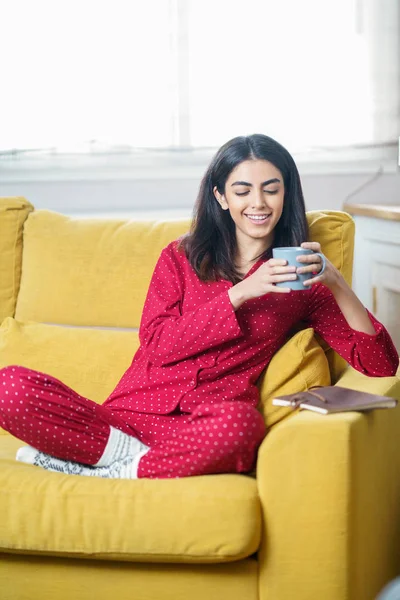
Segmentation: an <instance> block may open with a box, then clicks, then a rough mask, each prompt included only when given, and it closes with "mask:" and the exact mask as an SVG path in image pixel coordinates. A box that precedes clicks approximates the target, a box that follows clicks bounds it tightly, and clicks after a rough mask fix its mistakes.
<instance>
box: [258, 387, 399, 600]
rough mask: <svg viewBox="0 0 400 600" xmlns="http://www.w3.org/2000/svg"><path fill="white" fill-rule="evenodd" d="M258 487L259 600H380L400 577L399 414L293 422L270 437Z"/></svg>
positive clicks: (309, 416)
mask: <svg viewBox="0 0 400 600" xmlns="http://www.w3.org/2000/svg"><path fill="white" fill-rule="evenodd" d="M388 379H392V378H386V380H388ZM343 381H346V382H347V379H343ZM370 381H371V380H370ZM381 382H382V385H384V381H383V380H381ZM387 383H390V382H388V381H387ZM390 386H392V384H391V383H390V385H389V389H393V386H392V388H390ZM382 391H383V389H382ZM257 482H258V487H259V495H260V501H261V504H262V510H263V522H264V524H263V527H264V531H263V535H262V545H261V548H260V554H259V560H260V595H259V597H260V600H269V599H270V598H274V599H276V600H286V599H287V598H293V597H294V596H293V590H296V595H295V597H296V600H309V599H310V598H323V599H324V600H339V599H340V600H372V599H373V598H375V597H376V595H377V593H378V592H379V590H380V589H381V588H382V587H383V585H384V584H385V583H386V582H387V581H388V580H390V579H391V578H393V577H394V576H396V575H398V574H399V572H400V544H399V542H400V406H399V407H397V408H395V409H384V410H375V411H372V412H369V413H355V412H350V413H341V414H336V415H330V416H321V415H317V414H315V413H311V412H308V411H301V412H299V413H297V414H295V415H294V416H293V417H291V418H288V419H286V420H285V421H283V422H281V423H279V424H278V425H276V427H275V428H273V429H272V431H271V432H270V433H269V434H268V435H267V436H266V438H265V440H264V442H263V444H262V445H261V447H260V450H259V457H258V465H257Z"/></svg>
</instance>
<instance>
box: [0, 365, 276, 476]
mask: <svg viewBox="0 0 400 600" xmlns="http://www.w3.org/2000/svg"><path fill="white" fill-rule="evenodd" d="M111 406H112V405H107V406H102V405H99V404H96V403H95V402H93V401H91V400H88V399H87V398H84V397H82V396H80V395H79V394H77V393H76V392H74V391H73V390H72V389H71V388H69V387H67V386H66V385H65V384H63V383H62V382H61V381H59V380H57V379H55V378H54V377H52V376H50V375H45V374H43V373H39V372H37V371H33V370H30V369H27V368H25V367H17V366H10V367H6V368H4V369H0V427H2V428H3V429H5V430H6V431H8V432H10V433H11V434H12V435H14V436H15V437H17V438H19V439H21V440H22V441H23V442H25V443H27V444H29V445H30V446H33V447H34V448H36V449H38V450H41V451H42V452H45V453H46V454H50V455H52V456H54V457H56V458H61V459H63V460H69V461H75V462H79V463H83V464H87V465H95V464H96V463H97V462H98V461H99V460H100V457H101V456H102V454H103V452H104V449H105V447H106V444H107V441H108V437H109V433H110V426H112V427H115V428H116V429H120V430H121V431H123V432H125V433H127V434H128V435H131V436H134V437H135V438H137V439H139V440H140V441H141V442H143V443H144V444H146V445H147V446H149V448H150V449H149V451H148V452H147V453H146V454H145V455H144V456H143V457H142V458H141V459H140V462H139V469H138V477H150V478H170V477H188V476H191V475H205V474H210V473H245V472H249V471H251V470H252V468H253V467H254V465H255V460H256V454H257V449H258V447H259V445H260V443H261V441H262V439H263V437H264V435H265V424H264V420H263V418H262V416H261V414H260V413H259V412H258V411H257V409H256V408H254V407H253V406H251V405H250V404H248V403H246V402H241V401H231V402H229V401H228V402H220V403H218V404H201V405H199V406H198V407H196V409H195V410H194V411H193V412H192V413H190V414H189V413H183V412H180V411H179V408H178V409H177V410H175V411H174V412H173V413H170V414H167V415H155V414H147V413H138V412H133V411H131V410H124V409H121V408H118V409H117V411H115V410H114V411H113V410H112V408H111ZM117 412H118V414H117Z"/></svg>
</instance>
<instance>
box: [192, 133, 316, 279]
mask: <svg viewBox="0 0 400 600" xmlns="http://www.w3.org/2000/svg"><path fill="white" fill-rule="evenodd" d="M307 239H308V230H307V221H306V217H305V204H304V198H303V192H302V188H301V182H300V176H299V173H298V170H297V167H296V164H295V162H294V160H293V158H292V156H291V155H290V153H289V152H288V151H287V150H286V148H284V147H283V146H282V145H281V144H279V143H278V142H276V141H275V140H273V139H272V138H270V137H268V136H266V135H262V134H254V135H251V136H241V137H236V138H234V139H233V140H230V141H229V142H227V143H226V144H225V145H224V146H222V148H221V149H220V150H219V151H218V153H217V154H216V155H215V157H214V159H213V160H212V162H211V164H210V166H209V168H208V170H207V171H206V173H205V175H204V177H203V180H202V183H201V186H200V192H199V195H198V198H197V202H196V207H195V215H194V220H193V227H192V231H191V235H190V236H189V237H188V238H187V239H185V240H183V242H182V243H183V245H184V247H185V250H186V252H187V255H188V258H189V260H190V262H191V264H192V265H193V268H194V269H195V270H196V272H197V274H198V275H199V277H200V278H202V279H210V278H211V279H215V278H218V277H221V276H222V277H224V278H227V279H229V280H231V281H233V282H234V283H236V282H238V281H240V280H241V279H242V278H243V275H244V274H245V273H246V271H248V268H249V267H250V266H251V265H252V264H254V262H255V261H256V260H257V259H259V258H263V259H264V260H267V259H268V258H271V256H272V255H271V248H272V246H271V245H272V242H274V244H275V245H276V246H299V245H300V244H301V242H305V241H307Z"/></svg>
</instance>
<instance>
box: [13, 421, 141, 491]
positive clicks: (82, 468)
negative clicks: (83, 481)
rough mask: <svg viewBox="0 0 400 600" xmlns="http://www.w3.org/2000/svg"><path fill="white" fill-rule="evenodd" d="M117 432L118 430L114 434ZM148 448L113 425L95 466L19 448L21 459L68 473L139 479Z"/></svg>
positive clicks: (48, 469) (31, 449)
mask: <svg viewBox="0 0 400 600" xmlns="http://www.w3.org/2000/svg"><path fill="white" fill-rule="evenodd" d="M115 432H116V433H115ZM148 450H149V447H148V446H146V445H145V444H142V442H140V441H139V440H137V439H136V438H133V437H132V436H129V435H127V434H126V433H123V432H122V431H119V430H118V429H114V428H113V427H111V431H110V437H109V439H108V442H107V445H106V448H105V449H104V452H103V455H102V456H101V458H100V460H99V461H98V462H97V463H96V464H95V465H93V466H89V465H83V464H81V463H78V462H74V461H70V460H62V459H60V458H55V457H54V456H50V454H46V453H44V452H40V451H39V450H36V448H32V447H31V446H24V447H22V448H20V449H19V450H18V451H17V456H16V459H17V460H18V461H21V462H24V463H28V464H30V465H35V466H37V467H42V468H43V469H46V470H47V471H53V472H56V473H64V474H67V475H84V476H87V477H103V478H109V479H137V471H138V466H139V461H140V459H141V458H142V456H144V455H145V454H146V453H147V452H148Z"/></svg>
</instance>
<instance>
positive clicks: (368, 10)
mask: <svg viewBox="0 0 400 600" xmlns="http://www.w3.org/2000/svg"><path fill="white" fill-rule="evenodd" d="M0 7H1V11H0V15H1V20H0V56H1V57H2V67H1V90H0V150H3V151H5V150H10V149H29V148H35V149H37V148H57V149H59V150H72V151H88V150H93V149H100V150H102V149H109V148H113V149H114V150H115V149H118V148H120V149H124V148H126V147H127V146H128V147H130V148H171V147H182V146H183V147H190V146H192V147H210V146H211V147H213V146H219V145H220V144H222V143H223V142H224V141H226V140H227V139H229V138H231V137H233V136H235V135H239V134H248V133H253V132H263V133H266V134H268V135H271V136H273V137H275V138H277V139H278V140H279V141H281V142H282V143H284V144H286V145H288V146H289V147H290V148H291V149H295V150H296V149H299V150H301V149H304V148H309V147H321V146H325V147H332V146H337V145H354V144H368V143H372V142H374V141H377V140H378V141H388V140H392V139H394V137H395V136H396V135H398V133H399V131H398V115H399V106H398V99H399V96H398V83H399V58H398V56H395V51H396V48H397V49H398V33H399V31H398V29H399V27H398V17H399V9H398V2H397V0H334V1H328V0H302V1H301V2H300V1H299V0H246V1H244V0H142V1H137V0H96V1H94V0H68V1H67V0H12V1H5V0H0ZM379 7H380V8H379ZM382 11H383V12H382ZM396 18H397V21H396ZM382 58H383V59H384V60H385V61H388V60H389V59H391V60H390V63H387V64H383V63H382ZM396 61H397V62H396ZM389 65H390V66H389ZM377 82H379V85H378V83H377ZM382 86H386V87H384V93H382ZM388 94H389V95H390V98H388Z"/></svg>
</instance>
